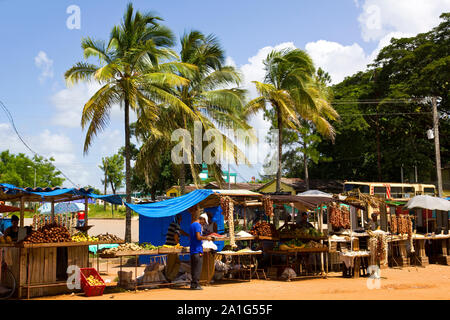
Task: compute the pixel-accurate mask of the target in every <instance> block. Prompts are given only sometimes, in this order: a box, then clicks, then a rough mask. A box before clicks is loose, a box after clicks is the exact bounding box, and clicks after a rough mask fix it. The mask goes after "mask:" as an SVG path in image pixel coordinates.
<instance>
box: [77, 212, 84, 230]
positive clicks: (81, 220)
mask: <svg viewBox="0 0 450 320" xmlns="http://www.w3.org/2000/svg"><path fill="white" fill-rule="evenodd" d="M84 216H85V214H84V211H78V214H77V227H78V228H81V227H84V221H85V220H84Z"/></svg>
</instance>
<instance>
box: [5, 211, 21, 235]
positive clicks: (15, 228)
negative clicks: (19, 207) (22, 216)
mask: <svg viewBox="0 0 450 320" xmlns="http://www.w3.org/2000/svg"><path fill="white" fill-rule="evenodd" d="M11 224H12V225H11V227H9V228H6V230H5V233H4V236H5V237H10V238H11V240H12V241H14V242H17V239H18V238H19V217H18V216H16V215H15V214H14V215H13V216H12V217H11Z"/></svg>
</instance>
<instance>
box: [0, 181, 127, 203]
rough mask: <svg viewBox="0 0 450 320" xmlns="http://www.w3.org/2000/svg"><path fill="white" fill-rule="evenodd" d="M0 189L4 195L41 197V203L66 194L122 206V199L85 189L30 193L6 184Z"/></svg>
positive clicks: (0, 185)
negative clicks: (49, 198) (47, 198)
mask: <svg viewBox="0 0 450 320" xmlns="http://www.w3.org/2000/svg"><path fill="white" fill-rule="evenodd" d="M0 187H2V189H3V192H4V193H6V194H20V193H22V194H30V195H37V196H40V197H42V201H45V198H46V197H55V196H59V195H63V194H68V195H72V196H83V197H89V198H94V199H101V200H104V201H106V202H109V203H112V204H118V205H121V204H122V198H121V197H120V196H117V195H98V194H95V193H91V192H89V191H90V190H92V189H90V190H86V189H75V188H62V189H55V190H48V191H45V189H43V191H31V190H27V189H24V188H19V187H16V186H14V185H12V184H8V183H0Z"/></svg>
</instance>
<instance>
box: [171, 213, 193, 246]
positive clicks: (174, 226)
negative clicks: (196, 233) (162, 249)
mask: <svg viewBox="0 0 450 320" xmlns="http://www.w3.org/2000/svg"><path fill="white" fill-rule="evenodd" d="M181 219H182V218H181V213H179V214H177V215H176V216H175V219H174V221H173V222H172V223H171V224H170V225H169V228H168V229H167V235H166V244H167V245H169V246H176V245H177V244H178V243H180V235H183V236H186V237H189V234H188V233H187V232H185V231H184V230H182V229H181V226H180V224H181Z"/></svg>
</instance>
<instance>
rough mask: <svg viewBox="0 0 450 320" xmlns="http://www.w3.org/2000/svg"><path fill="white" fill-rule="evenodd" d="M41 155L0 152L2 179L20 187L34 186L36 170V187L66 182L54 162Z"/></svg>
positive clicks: (0, 174) (0, 178)
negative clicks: (30, 156)
mask: <svg viewBox="0 0 450 320" xmlns="http://www.w3.org/2000/svg"><path fill="white" fill-rule="evenodd" d="M53 161H55V160H54V159H53V158H50V159H49V160H46V159H44V158H43V157H40V156H34V157H33V158H31V159H30V158H29V157H28V156H26V155H25V154H23V153H19V154H17V155H15V154H11V153H10V152H9V150H6V151H2V152H1V153H0V181H2V183H10V184H13V185H15V186H18V187H33V186H34V181H35V172H36V187H58V186H61V185H62V183H63V182H64V180H65V179H64V178H62V177H61V172H60V171H59V170H57V169H56V168H55V166H54V165H53V164H52V162H53Z"/></svg>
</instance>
